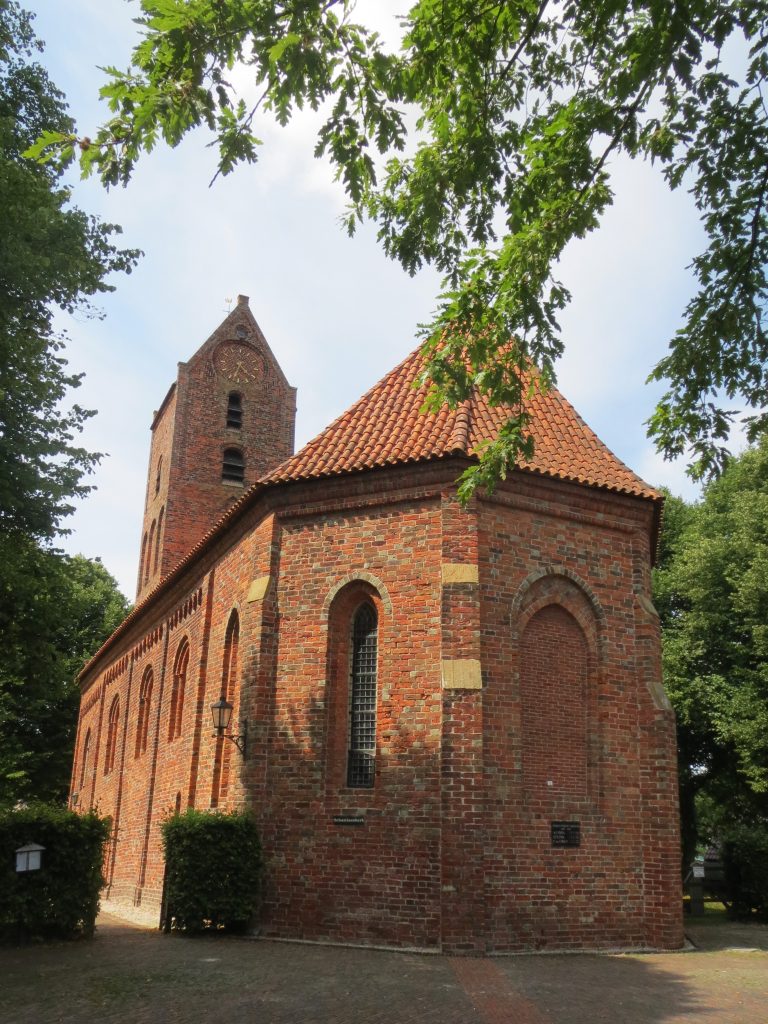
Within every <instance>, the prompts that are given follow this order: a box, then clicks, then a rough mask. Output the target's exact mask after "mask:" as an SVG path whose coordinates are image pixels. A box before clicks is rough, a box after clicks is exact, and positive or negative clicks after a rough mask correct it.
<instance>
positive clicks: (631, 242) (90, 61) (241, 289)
mask: <svg viewBox="0 0 768 1024" xmlns="http://www.w3.org/2000/svg"><path fill="white" fill-rule="evenodd" d="M32 6H33V7H34V9H36V10H37V11H38V12H39V14H40V17H39V19H38V31H39V33H40V35H41V36H42V37H43V38H44V39H46V41H47V44H48V46H47V52H46V56H45V58H44V59H45V61H46V64H47V66H48V67H49V68H50V72H51V77H52V79H53V81H54V82H56V83H57V84H58V85H59V87H60V88H62V89H63V90H64V91H65V93H66V94H67V96H68V99H69V101H70V106H71V108H72V112H73V114H74V116H75V117H76V118H77V120H78V123H79V124H80V126H81V127H82V128H83V130H86V129H89V130H90V129H91V128H92V126H93V125H95V124H96V123H97V122H98V120H99V119H101V118H103V116H104V114H105V109H104V106H103V104H102V105H99V103H98V102H97V101H96V96H97V93H98V89H99V86H100V85H101V84H102V82H103V74H102V73H101V72H99V71H98V70H97V69H96V65H97V64H102V65H103V64H110V63H111V64H116V65H118V66H124V65H126V64H127V61H128V55H129V52H130V48H131V41H132V40H133V39H135V37H136V27H135V26H134V25H133V24H132V22H131V18H132V17H134V16H135V15H136V13H137V11H138V8H137V6H136V5H135V4H123V3H120V2H118V0H68V2H67V3H66V4H62V3H61V0H36V2H34V3H33V4H32ZM408 7H409V4H408V3H406V2H404V0H403V2H398V3H396V4H381V3H380V2H379V0H366V3H361V4H360V5H359V7H358V11H357V16H358V17H360V18H366V19H368V21H369V23H370V24H372V25H374V27H377V28H380V29H382V30H384V31H385V32H386V33H387V41H388V42H389V43H390V44H392V45H394V43H396V41H397V38H398V34H399V30H398V29H397V28H396V26H395V23H394V21H393V20H392V13H393V12H395V13H403V12H404V11H406V10H407V9H408ZM236 74H237V76H238V84H240V83H241V82H242V83H243V85H244V87H245V88H246V89H250V90H251V92H249V95H251V94H252V89H253V87H252V85H251V84H250V81H249V79H248V77H247V75H248V73H247V70H243V71H237V73H236ZM317 120H318V116H317V115H313V114H312V113H311V112H309V113H300V114H298V115H297V116H296V117H295V118H294V121H293V123H292V125H291V126H290V127H289V128H288V129H287V130H285V131H284V130H282V129H278V128H276V127H274V126H272V125H271V124H270V123H268V122H266V121H265V122H264V123H262V124H259V126H258V127H257V128H256V132H257V134H260V135H261V136H262V137H263V139H264V142H265V145H264V146H263V147H262V151H261V153H260V156H259V162H258V164H257V165H256V166H255V167H253V168H241V169H239V170H238V171H236V172H235V173H234V174H233V175H231V176H229V177H227V178H224V179H219V180H218V181H217V182H216V184H215V185H214V187H213V188H211V189H209V188H208V182H209V180H210V178H211V176H212V175H213V173H214V171H215V166H216V159H215V152H214V151H213V150H211V149H207V148H206V145H205V143H206V141H207V140H206V139H205V138H204V137H203V135H199V136H193V137H191V138H190V139H189V140H187V141H186V142H185V143H184V144H183V145H182V146H180V147H179V148H178V149H177V150H175V151H173V152H169V151H167V150H166V149H165V148H163V147H162V146H158V148H157V149H156V150H155V151H154V152H153V153H152V154H150V155H149V156H146V157H144V158H143V159H142V161H141V162H140V164H139V166H138V168H137V170H136V174H135V176H134V179H133V181H132V182H131V184H130V186H129V187H128V188H127V189H121V188H119V189H113V190H111V191H110V192H109V193H106V192H104V190H103V189H102V188H101V186H100V185H99V184H98V182H96V181H93V180H91V181H88V182H85V183H80V182H77V183H76V184H75V196H76V200H77V202H78V203H79V204H80V205H81V206H82V207H83V208H84V209H86V210H89V211H93V212H97V213H99V214H100V215H101V216H102V217H104V218H105V219H107V220H110V221H116V222H118V223H121V224H122V225H123V227H124V229H125V235H124V240H125V243H126V244H128V245H134V246H139V247H141V248H143V249H144V250H145V251H146V256H145V257H144V259H143V260H142V261H141V263H140V265H139V267H138V268H137V270H136V272H135V273H134V274H132V275H131V276H129V277H123V278H121V279H119V280H116V281H115V282H114V283H115V284H116V285H117V289H118V290H117V292H116V293H115V294H113V295H109V296H106V297H105V298H104V300H103V302H102V303H101V304H102V306H103V308H104V310H105V312H106V314H107V316H106V319H105V320H103V321H92V322H88V323H85V324H83V323H73V324H70V327H69V330H70V334H71V339H72V340H71V344H70V346H69V358H70V361H71V364H72V366H73V368H75V369H83V370H85V371H86V372H87V382H86V384H85V385H84V387H83V389H82V390H81V393H80V394H78V396H77V397H78V401H81V403H82V404H84V405H86V406H92V407H95V408H98V409H99V410H100V414H99V416H98V417H97V418H96V419H95V420H93V421H91V422H90V423H89V425H88V430H87V434H86V437H85V441H86V444H87V445H88V446H89V447H91V448H94V449H99V450H103V451H108V452H109V453H110V457H109V459H107V460H105V461H104V463H103V465H102V466H101V467H100V469H99V470H98V471H97V473H96V475H95V477H94V482H95V483H96V484H97V485H98V490H97V491H96V492H95V493H94V494H93V495H92V496H91V497H90V498H89V499H88V500H87V501H86V502H85V503H83V505H82V506H81V507H80V508H79V509H78V512H77V514H76V515H75V516H74V517H73V519H72V522H71V525H72V527H73V529H74V534H73V536H72V538H71V539H70V540H69V541H68V545H67V546H68V547H69V548H70V549H71V550H82V551H84V553H86V554H88V555H101V556H102V558H103V561H104V562H105V564H106V566H107V567H108V568H109V569H110V571H112V572H113V573H114V574H115V575H117V576H118V578H119V580H120V583H121V585H122V586H123V588H124V589H125V590H126V592H127V593H128V594H132V593H133V589H134V585H135V574H136V563H137V560H138V553H139V533H140V526H141V513H142V506H143V499H144V487H145V481H146V460H147V455H148V442H149V425H150V422H151V419H152V412H153V410H154V409H156V408H157V406H158V405H159V403H160V401H161V400H162V398H163V396H164V394H165V391H166V390H167V388H168V386H169V385H170V383H171V382H172V381H173V380H174V379H175V376H176V364H177V362H179V361H183V360H185V359H187V358H188V357H189V356H190V355H191V354H192V353H193V352H194V351H195V350H196V349H197V347H198V346H199V345H200V344H201V343H202V341H203V340H204V339H205V338H206V337H207V336H208V334H209V333H210V332H211V331H212V330H213V329H214V328H215V327H216V326H217V324H218V323H219V322H220V320H221V319H222V318H223V316H224V314H225V312H226V303H225V298H226V297H227V296H230V297H233V298H234V296H235V295H237V294H238V293H245V294H248V295H250V297H251V308H252V310H253V312H254V315H255V316H256V319H257V320H258V321H259V323H260V324H261V327H262V329H263V330H264V332H265V334H266V337H267V339H268V341H269V343H270V345H271V346H272V348H273V350H274V352H275V354H276V356H277V358H278V360H279V361H280V362H281V364H282V365H283V367H284V369H285V372H286V375H287V377H288V379H289V380H290V382H291V383H292V384H294V385H297V386H298V389H299V392H298V419H297V440H298V441H299V442H300V443H301V442H303V441H305V440H307V439H308V438H309V437H311V436H312V435H314V434H315V433H317V431H319V430H320V429H321V428H322V427H323V426H325V424H327V423H328V422H329V421H330V420H331V419H333V418H334V417H335V416H336V415H338V414H339V413H340V412H341V411H343V409H344V408H346V407H347V406H348V405H349V404H350V403H351V402H352V401H354V400H355V399H356V398H357V397H358V396H359V395H360V394H362V393H363V391H365V390H366V389H367V388H368V387H370V386H371V385H372V384H373V383H374V382H375V381H376V380H377V379H379V378H380V377H381V376H382V375H383V374H384V373H386V372H387V370H389V369H390V368H391V367H392V366H394V365H395V363H397V362H398V361H399V360H400V359H401V358H402V357H403V356H404V355H405V354H406V353H407V352H409V351H410V350H411V349H412V348H413V347H414V346H415V344H416V325H417V324H418V323H419V322H420V321H424V320H426V319H428V318H429V315H430V312H431V310H432V309H433V308H434V306H435V297H436V294H437V291H438V281H437V277H436V275H434V274H433V273H430V272H425V273H423V274H420V275H418V276H417V277H416V278H413V279H412V278H409V277H407V276H406V275H405V274H404V273H403V272H402V271H401V270H400V269H399V267H398V266H396V265H394V264H393V263H391V262H389V261H388V260H387V259H385V257H384V256H383V255H382V253H381V250H380V248H379V246H378V244H377V242H376V237H375V229H374V228H373V227H371V226H366V227H364V228H363V229H361V230H360V232H359V233H358V235H357V236H356V237H355V238H354V239H353V240H352V241H350V240H348V239H347V237H346V235H345V234H344V233H343V232H342V230H341V229H340V227H339V225H338V215H339V213H340V212H341V210H342V209H343V207H344V205H345V200H344V195H343V190H342V188H341V186H340V185H339V184H338V183H334V182H333V180H332V178H333V173H332V170H331V168H330V167H329V166H328V164H327V163H326V162H318V161H314V160H313V159H312V151H313V149H314V143H315V132H316V126H317ZM615 185H616V191H617V200H616V204H615V206H614V208H613V209H612V210H611V211H610V213H609V214H608V216H607V217H606V221H605V226H604V228H603V230H602V231H601V232H599V233H598V234H595V235H593V236H590V238H588V239H587V240H586V241H584V242H579V243H575V244H574V245H573V246H572V247H571V248H570V249H569V250H568V252H567V253H566V255H565V258H564V260H563V266H562V276H563V278H564V280H565V281H566V283H567V284H568V285H569V286H570V287H571V288H572V290H573V292H574V302H573V305H572V306H571V307H570V309H569V310H568V311H567V312H566V313H565V315H564V316H563V321H562V322H563V335H564V339H565V341H566V352H567V354H566V357H565V359H564V360H563V362H562V365H561V368H560V385H561V387H562V390H563V392H564V393H565V395H566V396H567V397H568V398H569V399H570V400H571V401H572V402H573V403H574V405H575V406H576V407H577V409H578V410H579V412H580V413H581V414H582V415H583V416H584V418H585V419H586V420H587V422H589V424H590V425H591V426H592V427H593V429H595V430H596V432H597V433H598V435H599V436H600V437H601V438H602V439H603V440H604V441H605V442H606V444H608V446H609V447H611V448H612V449H613V450H614V451H616V453H617V454H618V455H619V457H620V458H622V459H623V460H624V461H625V462H627V464H628V465H630V466H631V467H632V468H633V469H635V470H636V471H637V472H639V473H640V475H642V476H643V477H644V478H645V479H647V480H648V481H649V482H650V483H658V482H667V481H671V483H670V486H671V487H672V489H673V490H679V489H680V487H682V486H684V478H683V477H682V475H681V474H680V470H679V469H676V470H674V471H673V470H672V469H670V468H669V466H668V464H666V463H663V462H661V461H660V460H659V459H658V457H657V456H655V454H654V453H653V451H652V449H651V447H650V446H649V444H648V442H647V440H646V438H645V430H644V427H643V421H644V420H645V419H647V417H648V415H650V412H651V409H652V407H653V402H654V394H656V393H657V392H658V389H657V391H656V392H654V391H653V390H652V389H650V388H646V387H645V386H644V385H643V383H642V381H643V380H644V379H645V377H646V375H647V373H648V372H649V370H650V369H651V367H652V365H653V364H654V363H655V362H656V360H657V359H658V358H659V357H660V355H661V354H662V353H663V351H664V347H665V345H666V342H667V340H668V338H669V337H670V336H671V334H672V333H673V331H674V329H675V327H676V325H677V323H678V321H679V316H680V313H681V311H682V309H683V307H684V305H685V302H686V299H687V297H688V294H689V292H690V287H691V285H690V279H689V276H688V272H687V271H686V270H685V265H686V263H687V262H688V261H689V259H690V257H691V255H693V253H694V251H695V250H696V249H697V248H698V240H697V239H698V234H697V233H698V231H699V228H698V225H697V221H696V216H695V211H692V206H691V203H690V200H689V198H688V197H687V196H685V194H681V195H679V196H672V197H670V195H669V193H668V192H667V190H666V187H665V186H664V185H663V183H661V182H660V179H659V177H658V172H657V171H656V170H655V169H652V168H649V167H644V166H638V165H634V164H630V163H629V162H628V161H627V162H624V163H619V164H617V166H616V168H615ZM675 473H678V476H679V479H680V481H681V483H679V484H677V485H676V484H675V482H674V481H675V479H677V478H676V477H675V475H674V474H675Z"/></svg>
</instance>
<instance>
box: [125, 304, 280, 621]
mask: <svg viewBox="0 0 768 1024" xmlns="http://www.w3.org/2000/svg"><path fill="white" fill-rule="evenodd" d="M295 418H296V389H295V388H293V387H291V386H290V384H289V383H288V381H287V380H286V379H285V375H284V374H283V371H282V370H281V369H280V366H279V365H278V362H277V360H276V359H275V357H274V355H273V354H272V351H271V350H270V348H269V345H268V344H267V342H266V339H265V338H264V335H263V334H262V332H261V329H260V328H259V325H258V324H257V323H256V320H255V319H254V316H253V314H252V313H251V311H250V309H249V306H248V297H247V296H246V295H238V297H237V305H236V306H235V308H234V309H233V310H232V312H231V313H230V314H229V315H228V316H227V317H226V319H225V320H224V321H223V323H222V324H221V325H220V326H219V327H218V328H217V330H215V331H214V333H213V334H212V335H211V336H210V338H208V340H207V341H206V342H205V343H204V344H203V345H202V346H201V348H199V349H198V351H197V352H196V353H195V355H193V356H192V358H191V359H190V360H189V361H188V362H186V363H179V370H178V376H177V378H176V382H175V383H174V384H172V385H171V387H170V389H169V391H168V394H167V395H166V396H165V398H164V399H163V402H162V405H161V406H160V408H159V409H158V410H157V412H156V413H155V415H154V418H153V420H152V427H151V430H152V441H151V445H150V455H149V467H148V470H147V491H146V498H145V502H144V522H143V525H142V532H141V554H140V559H139V574H138V580H137V584H136V600H137V602H138V601H140V600H141V599H142V598H144V597H145V596H146V595H147V594H148V593H149V592H150V591H151V590H152V589H153V588H154V587H155V586H156V585H157V583H158V582H159V581H160V580H161V579H162V577H163V576H165V574H166V573H167V572H168V571H169V570H170V569H172V568H173V566H174V565H176V564H177V563H178V562H179V561H180V560H181V559H182V558H184V556H185V555H186V554H188V552H189V551H191V549H192V548H193V547H194V546H195V544H197V543H198V541H200V540H201V539H202V537H203V536H204V535H205V534H206V533H207V532H208V530H210V529H211V527H212V526H213V525H214V523H215V522H216V520H217V519H218V518H219V516H221V514H222V513H223V512H224V511H225V510H226V508H227V507H228V506H229V505H231V504H232V503H233V502H234V501H235V500H236V499H237V498H239V497H240V495H241V494H242V493H243V491H244V490H245V489H247V488H248V487H249V486H250V485H251V484H253V483H255V482H256V481H257V480H258V479H259V478H260V477H262V476H264V474H265V473H267V472H269V471H270V470H271V469H274V467H275V466H277V465H279V463H281V462H282V461H283V460H284V459H287V458H288V457H289V456H290V455H292V454H293V440H294V422H295Z"/></svg>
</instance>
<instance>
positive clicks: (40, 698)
mask: <svg viewBox="0 0 768 1024" xmlns="http://www.w3.org/2000/svg"><path fill="white" fill-rule="evenodd" d="M40 48H41V45H40V43H39V42H38V41H37V40H36V39H35V36H34V34H33V32H32V28H31V24H30V16H29V15H28V14H27V13H25V12H24V11H22V10H21V9H20V8H19V6H18V5H17V4H16V3H14V2H7V0H2V2H0V196H1V197H2V228H3V235H2V245H0V280H1V281H2V285H3V287H2V289H0V566H1V567H2V568H1V569H0V802H3V801H4V802H8V801H11V800H15V799H19V798H22V797H24V798H29V797H38V798H43V799H45V798H51V797H60V796H62V795H63V793H65V792H66V787H67V780H68V775H69V770H68V762H69V760H70V759H71V745H72V734H73V729H74V723H75V719H76V710H77V693H76V689H75V686H74V682H73V680H74V674H75V671H76V669H77V668H79V666H80V665H81V664H82V661H83V659H84V658H85V657H86V656H87V655H89V654H91V653H93V651H94V650H95V648H96V647H98V646H99V644H100V643H101V642H102V641H103V639H104V638H105V637H106V635H107V634H108V633H109V632H110V631H111V630H112V629H113V628H114V627H115V626H116V625H117V623H118V622H119V621H120V619H121V618H122V616H123V614H124V613H125V611H126V602H125V599H124V598H123V597H122V595H121V594H120V593H119V592H118V591H117V588H116V584H115V582H114V580H113V579H112V578H111V577H110V576H109V575H108V574H107V573H106V571H105V570H104V569H103V568H102V567H101V566H99V565H95V564H93V563H90V562H87V561H86V560H85V559H82V558H74V559H72V558H65V557H64V556H63V555H62V554H61V553H60V552H57V551H55V550H53V549H52V547H51V546H50V545H51V542H52V541H53V539H54V538H55V537H56V535H57V534H59V533H62V532H64V530H63V527H62V525H61V521H62V519H63V518H64V517H65V516H66V515H67V514H68V513H69V512H70V511H71V510H72V505H71V500H72V499H73V498H74V497H77V496H80V495H83V494H84V493H85V492H86V491H87V490H88V489H89V488H88V487H87V486H86V485H85V484H84V483H83V478H84V476H85V474H86V473H87V472H88V471H89V470H90V469H91V468H92V466H93V464H94V463H95V461H97V459H98V458H99V456H98V455H95V454H92V453H89V452H87V451H85V449H83V448H80V447H78V446H77V445H76V443H75V439H76V435H77V434H78V433H79V431H80V430H81V429H82V426H83V423H84V421H85V419H86V418H87V417H88V416H90V415H91V413H89V412H88V411H87V410H85V409H82V408H81V407H80V406H78V405H76V404H74V405H72V406H71V407H69V408H67V407H66V406H65V402H66V401H68V399H69V393H70V391H71V389H72V388H75V387H77V385H78V384H79V381H80V377H79V376H78V375H77V374H73V373H71V372H69V371H68V370H67V364H66V361H65V360H64V358H63V356H62V354H61V353H62V349H63V344H64V339H63V338H62V337H61V336H59V335H57V334H56V333H55V332H54V329H53V315H54V308H55V307H56V306H58V307H59V308H60V309H63V310H66V311H69V312H71V311H73V310H74V309H76V308H77V309H79V310H81V311H83V310H85V311H86V312H89V311H91V308H90V306H89V305H88V298H89V297H90V296H93V295H95V294H97V293H99V292H104V291H108V290H111V287H112V286H111V285H109V284H107V283H106V281H105V278H106V276H107V275H108V274H109V273H110V272H111V271H113V270H125V271H129V270H130V269H131V268H132V266H133V264H134V262H135V260H136V258H137V255H138V254H137V253H136V252H135V251H132V250H119V249H117V248H115V246H114V245H113V244H112V242H111V240H110V239H111V236H112V235H114V234H115V233H116V232H117V231H118V230H119V229H118V228H116V227H114V226H113V225H109V224H103V223H100V222H99V221H98V220H96V219H95V218H93V217H88V216H87V215H86V214H84V213H82V212H81V211H80V210H78V209H75V208H73V207H71V206H70V205H69V191H68V190H67V189H66V188H65V187H64V186H63V185H62V181H61V175H62V169H61V168H60V167H58V168H57V167H54V166H53V165H48V166H42V165H40V164H38V163H36V162H34V161H32V160H30V159H28V158H25V157H24V156H23V151H24V150H25V149H27V148H28V147H29V146H30V145H31V143H32V142H33V141H34V139H36V138H37V137H38V136H39V135H40V133H41V132H44V131H51V130H54V131H68V132H71V131H73V130H74V126H73V123H72V121H71V119H70V118H69V117H68V116H67V114H66V108H65V105H64V101H63V97H62V95H61V93H60V92H59V91H58V90H57V89H56V88H55V86H53V85H52V84H51V82H50V81H49V79H48V76H47V74H46V72H45V70H44V69H43V68H42V67H41V66H40V64H38V63H36V62H35V61H34V60H32V59H31V58H32V55H33V53H34V51H35V50H39V49H40Z"/></svg>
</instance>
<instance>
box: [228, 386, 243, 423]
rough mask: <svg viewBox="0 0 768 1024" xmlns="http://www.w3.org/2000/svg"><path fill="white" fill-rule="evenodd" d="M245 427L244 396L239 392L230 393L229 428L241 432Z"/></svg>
mask: <svg viewBox="0 0 768 1024" xmlns="http://www.w3.org/2000/svg"><path fill="white" fill-rule="evenodd" d="M242 425H243V396H242V395H241V394H240V392H239V391H230V393H229V395H228V396H227V427H229V429H230V430H240V428H241V427H242Z"/></svg>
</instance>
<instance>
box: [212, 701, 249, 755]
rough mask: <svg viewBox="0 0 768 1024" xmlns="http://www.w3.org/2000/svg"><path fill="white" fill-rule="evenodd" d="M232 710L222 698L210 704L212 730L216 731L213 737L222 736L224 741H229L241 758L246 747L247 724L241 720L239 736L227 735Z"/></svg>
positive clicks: (228, 703)
mask: <svg viewBox="0 0 768 1024" xmlns="http://www.w3.org/2000/svg"><path fill="white" fill-rule="evenodd" d="M233 710H234V709H233V706H232V704H230V702H229V701H228V700H225V699H224V698H223V697H222V698H221V699H220V700H217V701H216V703H215V704H211V715H212V716H213V728H214V729H215V730H216V732H215V735H216V736H217V737H219V736H223V738H224V739H225V740H231V742H232V743H234V744H235V746H236V747H237V749H238V750H239V751H240V753H241V754H242V755H243V757H245V756H246V751H247V747H248V722H247V721H246V720H245V719H243V721H242V722H241V723H240V725H241V728H242V733H241V734H240V735H239V736H233V735H232V733H228V732H227V729H228V728H229V723H230V722H231V721H232V711H233Z"/></svg>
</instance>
